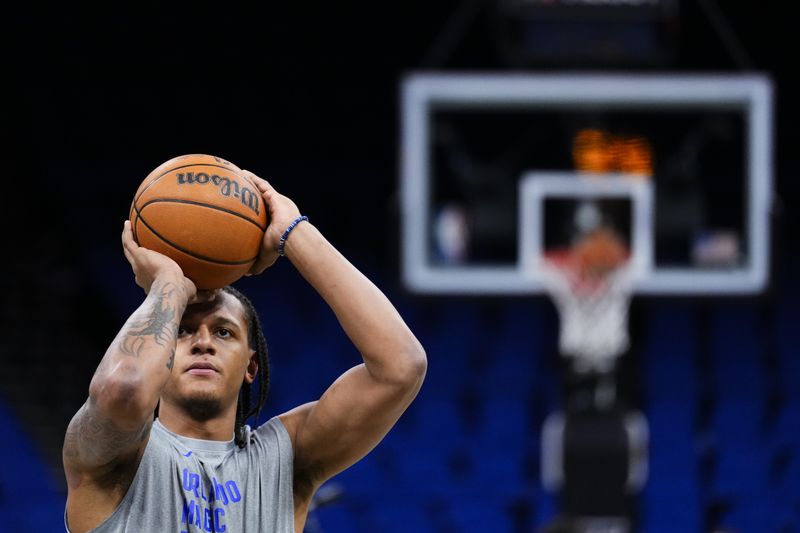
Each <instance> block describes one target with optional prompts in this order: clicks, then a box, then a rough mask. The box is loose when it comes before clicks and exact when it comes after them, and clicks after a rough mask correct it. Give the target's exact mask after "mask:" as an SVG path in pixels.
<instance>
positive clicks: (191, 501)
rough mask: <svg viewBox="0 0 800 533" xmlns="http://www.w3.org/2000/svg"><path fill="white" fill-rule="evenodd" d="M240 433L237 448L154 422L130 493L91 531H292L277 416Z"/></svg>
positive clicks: (287, 467) (284, 447)
mask: <svg viewBox="0 0 800 533" xmlns="http://www.w3.org/2000/svg"><path fill="white" fill-rule="evenodd" d="M245 431H246V432H247V445H246V446H245V447H244V448H239V447H238V446H236V444H234V442H233V440H231V441H228V442H218V441H207V440H197V439H189V438H186V437H182V436H181V435H177V434H175V433H172V432H171V431H169V430H168V429H166V428H165V427H164V426H163V425H162V424H161V423H160V422H159V421H158V420H156V421H155V422H153V428H152V429H151V431H150V441H149V442H148V443H147V448H146V449H145V451H144V455H143V456H142V461H141V463H140V464H139V469H138V470H137V471H136V475H135V476H134V478H133V482H132V483H131V486H130V489H128V492H127V494H125V497H123V499H122V501H121V502H120V504H119V506H118V507H117V509H116V510H115V511H114V512H113V513H112V514H111V516H109V517H108V518H107V519H106V520H105V521H103V523H101V524H100V525H99V526H97V527H96V528H94V529H93V530H92V531H91V533H123V532H136V533H141V532H143V531H158V532H159V533H161V532H163V533H200V532H205V533H212V532H214V533H248V532H249V533H256V532H262V533H267V532H268V533H294V502H293V492H292V479H293V458H294V457H293V451H292V442H291V440H290V438H289V434H288V433H287V432H286V428H285V427H284V426H283V423H282V422H281V421H280V420H279V419H278V418H277V417H276V418H273V419H271V420H270V421H268V422H266V423H265V424H263V425H262V426H260V427H259V428H258V429H256V430H255V431H252V430H251V429H250V427H246V429H245ZM67 531H69V529H67Z"/></svg>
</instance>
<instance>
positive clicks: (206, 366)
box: [186, 361, 219, 376]
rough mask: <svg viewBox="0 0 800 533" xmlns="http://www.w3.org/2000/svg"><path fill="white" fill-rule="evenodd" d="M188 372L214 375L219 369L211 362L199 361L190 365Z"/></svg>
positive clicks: (197, 374) (196, 374)
mask: <svg viewBox="0 0 800 533" xmlns="http://www.w3.org/2000/svg"><path fill="white" fill-rule="evenodd" d="M186 373H188V374H192V375H193V376H213V375H214V374H219V371H218V370H217V367H215V366H214V365H212V364H211V363H207V362H204V361H198V362H196V363H192V364H191V365H189V368H187V369H186Z"/></svg>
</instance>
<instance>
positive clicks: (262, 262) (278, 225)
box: [242, 170, 300, 274]
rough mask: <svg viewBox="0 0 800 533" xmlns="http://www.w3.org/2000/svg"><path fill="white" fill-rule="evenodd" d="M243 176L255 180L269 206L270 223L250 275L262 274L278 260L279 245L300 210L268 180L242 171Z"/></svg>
mask: <svg viewBox="0 0 800 533" xmlns="http://www.w3.org/2000/svg"><path fill="white" fill-rule="evenodd" d="M242 174H244V175H245V176H247V177H248V178H250V179H251V180H253V183H255V184H256V187H258V190H259V191H261V196H262V197H263V198H264V203H265V204H266V205H267V206H269V215H270V222H269V226H268V227H267V231H266V233H265V234H264V241H263V242H262V243H261V252H260V254H259V256H258V259H256V262H255V263H254V264H253V267H252V268H251V269H250V271H249V272H248V274H261V273H262V272H263V271H264V270H265V269H266V268H268V267H270V266H272V264H273V263H275V261H276V260H277V259H278V257H279V254H278V243H279V242H280V240H281V235H283V232H284V231H286V228H288V227H289V225H290V224H291V223H292V222H294V220H295V219H296V218H297V217H299V216H300V210H299V209H297V206H296V205H295V203H294V202H293V201H291V200H290V199H289V198H287V197H286V196H284V195H282V194H280V193H279V192H277V191H276V190H275V189H274V188H273V187H272V185H270V184H269V182H267V180H264V179H261V178H259V177H258V176H256V175H255V174H253V173H252V172H250V171H249V170H242Z"/></svg>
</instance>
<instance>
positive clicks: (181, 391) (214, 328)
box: [163, 292, 258, 418]
mask: <svg viewBox="0 0 800 533" xmlns="http://www.w3.org/2000/svg"><path fill="white" fill-rule="evenodd" d="M247 337H248V330H247V322H246V320H245V311H244V306H243V305H242V303H241V302H240V301H239V300H238V299H237V298H236V297H234V296H231V295H230V294H228V293H225V292H220V293H219V294H218V295H217V298H216V299H215V300H214V301H213V302H211V303H208V304H196V305H190V306H189V307H187V309H186V312H185V313H184V314H183V318H182V319H181V324H180V328H179V330H178V345H177V348H176V350H175V361H174V366H173V368H172V373H171V375H170V379H169V381H168V382H167V385H166V386H165V388H164V391H163V396H164V399H165V400H168V401H170V402H171V403H175V404H177V405H179V406H181V407H183V408H184V409H186V410H187V411H188V412H189V413H190V414H192V415H193V416H194V417H196V418H200V417H208V418H213V417H215V416H217V415H219V414H221V413H222V412H223V411H225V410H226V409H229V408H230V407H231V405H233V407H234V408H235V406H236V400H237V398H238V394H239V389H240V388H241V386H242V382H243V381H247V382H248V383H252V381H253V379H254V378H255V375H256V372H257V370H258V363H257V360H256V357H255V355H254V351H253V350H251V349H250V346H249V344H248V340H247Z"/></svg>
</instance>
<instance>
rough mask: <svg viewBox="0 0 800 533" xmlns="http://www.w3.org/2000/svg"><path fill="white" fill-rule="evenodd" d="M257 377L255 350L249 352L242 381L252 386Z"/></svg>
mask: <svg viewBox="0 0 800 533" xmlns="http://www.w3.org/2000/svg"><path fill="white" fill-rule="evenodd" d="M257 375H258V354H257V353H256V351H255V350H250V361H248V362H247V370H246V372H245V373H244V380H245V382H247V383H248V384H251V385H252V384H253V381H255V379H256V376H257Z"/></svg>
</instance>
